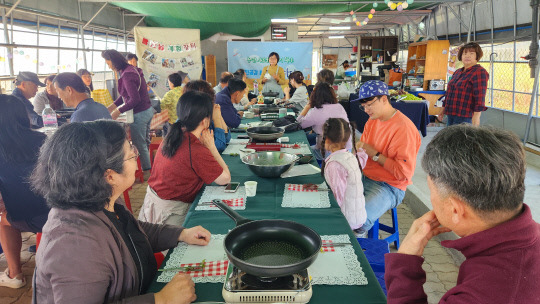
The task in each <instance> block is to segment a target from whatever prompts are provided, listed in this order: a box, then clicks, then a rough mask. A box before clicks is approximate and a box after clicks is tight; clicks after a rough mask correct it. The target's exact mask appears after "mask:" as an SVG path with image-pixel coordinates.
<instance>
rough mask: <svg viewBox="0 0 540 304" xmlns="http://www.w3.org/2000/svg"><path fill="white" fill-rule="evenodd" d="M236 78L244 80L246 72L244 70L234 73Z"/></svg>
mask: <svg viewBox="0 0 540 304" xmlns="http://www.w3.org/2000/svg"><path fill="white" fill-rule="evenodd" d="M233 75H234V77H235V78H237V79H240V80H244V76H245V75H246V71H245V70H244V69H238V70H236V72H234V73H233Z"/></svg>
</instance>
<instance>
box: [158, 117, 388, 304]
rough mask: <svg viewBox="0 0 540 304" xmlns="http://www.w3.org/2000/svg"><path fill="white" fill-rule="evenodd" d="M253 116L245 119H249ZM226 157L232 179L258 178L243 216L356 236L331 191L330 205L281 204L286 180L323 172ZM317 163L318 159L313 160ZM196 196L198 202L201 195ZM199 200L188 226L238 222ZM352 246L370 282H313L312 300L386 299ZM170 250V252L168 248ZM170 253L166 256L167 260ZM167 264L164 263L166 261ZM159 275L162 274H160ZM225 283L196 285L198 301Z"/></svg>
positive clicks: (222, 228) (295, 137) (296, 136)
mask: <svg viewBox="0 0 540 304" xmlns="http://www.w3.org/2000/svg"><path fill="white" fill-rule="evenodd" d="M250 121H253V120H245V121H243V122H250ZM236 136H238V133H233V136H232V137H233V138H236ZM285 136H288V137H289V138H290V142H291V143H295V142H304V143H307V139H306V136H305V135H304V132H303V131H298V132H294V133H287V134H286V135H285ZM223 159H224V160H225V162H226V163H227V165H228V166H229V169H230V171H231V176H232V181H233V182H240V183H242V184H243V183H244V182H245V181H248V180H254V181H257V182H258V185H257V195H256V196H255V197H249V198H248V199H247V206H246V210H238V213H240V214H241V215H242V216H244V217H246V218H249V219H253V220H258V219H284V220H293V221H296V222H299V223H301V224H304V225H306V226H309V227H311V228H312V229H314V230H315V231H317V233H319V234H321V235H323V234H325V235H336V234H349V235H350V236H351V237H352V239H353V240H354V234H352V231H351V229H350V228H349V224H348V223H347V220H346V219H345V217H344V216H343V214H342V213H341V210H340V208H339V205H338V204H337V202H336V200H335V198H334V196H333V195H332V194H331V193H330V201H331V207H330V208H322V209H316V208H313V209H311V208H282V207H281V201H282V198H283V191H284V187H285V184H286V183H298V184H305V183H322V182H323V181H324V178H323V177H322V176H321V175H318V174H315V175H309V176H298V177H291V178H286V179H283V178H277V179H276V178H261V177H258V176H256V175H254V174H253V173H252V172H251V170H249V168H248V167H247V166H246V165H244V164H243V163H242V162H241V161H240V158H239V157H238V156H229V155H223ZM313 164H314V165H316V162H315V161H313ZM202 192H203V191H200V193H199V196H198V197H197V198H196V199H195V202H198V200H199V197H200V195H201V194H202ZM195 207H196V204H193V205H192V206H191V209H190V210H189V212H188V214H187V217H186V221H185V226H186V227H193V226H197V225H201V226H203V227H205V228H206V229H208V230H209V231H210V232H211V233H213V234H227V232H228V231H229V230H230V229H232V228H234V226H235V223H234V221H233V220H232V219H230V218H229V217H228V216H227V215H225V213H223V212H220V211H195ZM353 246H354V249H355V252H356V255H357V256H358V260H359V261H360V263H361V265H362V268H363V270H364V273H365V275H366V278H367V279H368V282H369V284H368V285H365V286H345V285H314V286H313V296H312V298H311V301H310V302H309V303H353V302H354V303H386V297H385V296H384V293H383V291H382V289H381V287H380V286H379V283H378V281H377V279H376V278H375V275H374V274H373V271H372V270H371V267H370V266H369V264H368V262H367V260H366V257H365V255H364V254H363V252H362V248H361V247H360V245H358V243H357V242H353ZM169 254H170V252H169ZM168 258H169V256H167V257H166V258H165V261H164V263H165V262H166V261H167V259H168ZM163 265H165V264H163ZM158 275H159V274H158ZM156 279H157V277H156V278H155V279H154V282H153V283H152V285H151V286H150V288H149V290H148V292H157V291H159V290H161V288H163V286H165V284H163V283H158V282H157V281H156ZM222 288H223V284H222V283H220V284H215V283H198V284H196V286H195V289H196V293H197V302H205V301H218V302H221V301H223V298H222V296H221V290H222Z"/></svg>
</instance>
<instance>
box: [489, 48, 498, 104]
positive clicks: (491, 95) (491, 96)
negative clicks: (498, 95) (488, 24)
mask: <svg viewBox="0 0 540 304" xmlns="http://www.w3.org/2000/svg"><path fill="white" fill-rule="evenodd" d="M492 46H493V45H492ZM492 51H493V47H492ZM493 55H495V57H497V56H499V55H497V53H493V52H492V53H491V54H489V69H490V72H489V81H490V82H491V89H490V91H491V92H490V95H489V96H490V101H491V106H492V107H493V106H495V103H494V102H493V81H494V80H495V79H494V78H495V74H493V70H494V67H493V66H494V63H495V59H494V57H493Z"/></svg>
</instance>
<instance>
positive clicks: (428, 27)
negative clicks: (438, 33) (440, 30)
mask: <svg viewBox="0 0 540 304" xmlns="http://www.w3.org/2000/svg"><path fill="white" fill-rule="evenodd" d="M430 34H431V13H429V15H428V16H427V27H426V36H428V37H429V35H430Z"/></svg>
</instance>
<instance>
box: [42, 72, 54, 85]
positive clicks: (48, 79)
mask: <svg viewBox="0 0 540 304" xmlns="http://www.w3.org/2000/svg"><path fill="white" fill-rule="evenodd" d="M54 77H56V74H52V75H49V76H47V77H45V80H43V83H44V84H47V81H50V82H53V80H54Z"/></svg>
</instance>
